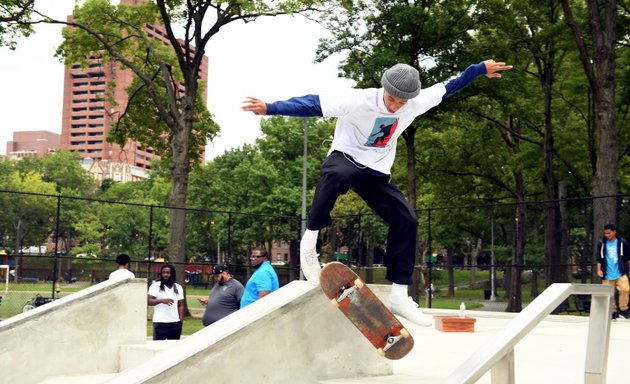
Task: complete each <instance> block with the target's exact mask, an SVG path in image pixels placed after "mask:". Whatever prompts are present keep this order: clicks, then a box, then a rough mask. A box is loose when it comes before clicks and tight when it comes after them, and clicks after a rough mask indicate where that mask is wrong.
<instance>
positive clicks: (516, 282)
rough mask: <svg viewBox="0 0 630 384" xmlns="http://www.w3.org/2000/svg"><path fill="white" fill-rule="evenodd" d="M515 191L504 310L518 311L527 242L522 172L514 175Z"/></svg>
mask: <svg viewBox="0 0 630 384" xmlns="http://www.w3.org/2000/svg"><path fill="white" fill-rule="evenodd" d="M514 178H515V181H516V191H517V199H516V202H517V205H516V218H515V225H514V227H515V228H514V249H513V251H512V266H511V267H510V269H511V273H510V283H509V288H510V289H509V296H508V306H507V309H506V312H520V311H521V309H522V304H523V297H522V286H521V272H522V270H523V261H524V260H525V244H526V242H527V205H526V204H525V200H526V199H525V197H526V190H525V182H524V181H523V174H522V173H517V174H515V175H514Z"/></svg>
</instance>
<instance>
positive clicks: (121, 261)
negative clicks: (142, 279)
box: [109, 253, 136, 280]
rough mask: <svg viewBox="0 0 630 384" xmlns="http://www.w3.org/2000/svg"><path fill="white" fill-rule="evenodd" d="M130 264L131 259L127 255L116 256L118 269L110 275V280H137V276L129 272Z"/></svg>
mask: <svg viewBox="0 0 630 384" xmlns="http://www.w3.org/2000/svg"><path fill="white" fill-rule="evenodd" d="M130 262H131V258H130V257H129V256H128V255H127V254H125V253H121V254H119V255H118V256H116V264H118V269H117V270H115V271H113V272H112V273H110V274H109V280H122V279H129V278H131V279H133V278H135V277H136V275H134V274H133V272H131V271H130V270H129V263H130Z"/></svg>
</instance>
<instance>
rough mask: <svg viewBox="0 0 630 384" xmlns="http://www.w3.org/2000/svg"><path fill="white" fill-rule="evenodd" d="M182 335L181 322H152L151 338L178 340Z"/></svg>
mask: <svg viewBox="0 0 630 384" xmlns="http://www.w3.org/2000/svg"><path fill="white" fill-rule="evenodd" d="M181 335H182V322H181V321H178V322H175V323H153V340H179V337H180V336H181Z"/></svg>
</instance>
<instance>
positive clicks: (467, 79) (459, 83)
mask: <svg viewBox="0 0 630 384" xmlns="http://www.w3.org/2000/svg"><path fill="white" fill-rule="evenodd" d="M485 74H486V64H484V63H483V61H482V62H481V63H479V64H472V65H470V66H468V68H466V70H465V71H464V72H462V73H460V74H459V75H458V76H457V77H454V78H452V79H450V80H447V81H446V83H445V84H444V87H445V88H446V93H445V94H444V96H443V97H442V100H444V99H446V98H447V97H450V96H451V95H453V94H454V93H455V92H457V91H459V90H460V89H462V88H466V87H467V86H468V85H470V83H472V82H473V81H474V80H475V79H476V78H477V77H478V76H481V75H485Z"/></svg>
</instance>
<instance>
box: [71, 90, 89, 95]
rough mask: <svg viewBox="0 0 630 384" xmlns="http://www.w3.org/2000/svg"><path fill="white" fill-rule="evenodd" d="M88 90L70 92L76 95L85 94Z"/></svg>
mask: <svg viewBox="0 0 630 384" xmlns="http://www.w3.org/2000/svg"><path fill="white" fill-rule="evenodd" d="M87 93H88V91H73V92H72V94H73V95H75V96H78V95H87Z"/></svg>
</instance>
